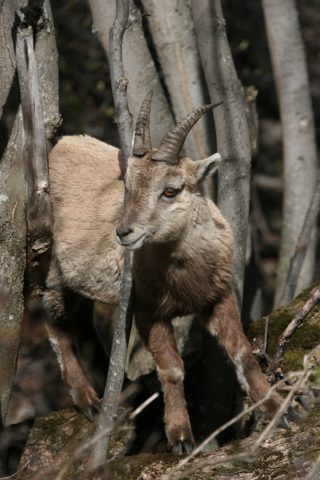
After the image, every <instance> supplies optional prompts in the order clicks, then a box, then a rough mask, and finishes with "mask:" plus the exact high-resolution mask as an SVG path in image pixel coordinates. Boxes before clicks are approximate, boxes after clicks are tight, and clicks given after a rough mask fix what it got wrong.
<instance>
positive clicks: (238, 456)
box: [161, 365, 313, 480]
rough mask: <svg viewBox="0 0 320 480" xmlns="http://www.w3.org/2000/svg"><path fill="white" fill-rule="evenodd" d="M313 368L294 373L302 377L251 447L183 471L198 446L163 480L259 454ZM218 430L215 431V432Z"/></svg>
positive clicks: (174, 478)
mask: <svg viewBox="0 0 320 480" xmlns="http://www.w3.org/2000/svg"><path fill="white" fill-rule="evenodd" d="M312 370H313V366H310V365H307V366H306V367H305V369H304V370H303V371H301V372H295V373H294V375H295V376H297V375H298V376H299V377H300V378H299V380H298V381H297V382H296V384H295V385H294V386H293V387H292V389H291V391H290V392H289V394H288V395H287V397H286V398H285V400H284V402H283V403H282V405H281V407H280V409H279V410H278V412H277V413H276V415H275V416H274V417H273V419H272V420H271V422H270V423H269V424H268V425H267V427H266V428H265V429H264V430H263V431H262V433H261V434H260V435H259V437H258V438H257V440H256V441H255V442H254V444H253V445H252V446H251V447H250V448H249V449H247V450H246V451H244V452H239V453H237V454H235V455H225V456H222V457H219V458H216V457H215V458H213V459H212V458H206V459H204V460H203V461H201V462H199V463H197V464H196V465H194V466H193V467H191V468H188V469H186V470H185V471H184V472H181V471H180V469H181V468H182V467H183V466H185V464H186V463H187V462H186V460H187V461H189V460H190V459H191V458H192V457H193V456H194V455H195V454H196V453H199V451H200V450H199V447H198V449H196V450H195V451H194V452H192V454H191V455H189V456H188V457H187V458H186V459H184V460H182V461H181V462H179V464H178V465H177V466H176V467H175V468H173V469H172V470H171V471H169V472H168V473H165V474H164V475H162V476H161V480H182V479H183V478H185V477H187V476H188V477H189V476H190V475H192V474H193V473H195V472H196V471H198V470H200V469H202V468H205V467H209V466H210V467H213V466H216V465H221V464H223V463H232V462H235V461H239V460H241V461H252V460H253V459H254V458H255V457H256V454H257V451H258V449H259V447H260V446H261V445H262V443H263V442H264V441H265V440H266V438H267V437H268V436H269V435H270V434H271V432H272V430H273V429H274V428H275V427H276V425H277V423H278V421H279V419H280V417H281V416H282V415H283V413H284V412H285V411H286V410H287V408H288V405H289V403H290V402H291V400H292V398H293V396H294V395H295V394H296V391H297V390H299V389H301V388H303V386H304V384H305V383H306V382H307V380H308V378H309V376H310V374H311V372H312ZM283 381H284V380H282V381H281V382H283ZM274 387H275V385H274V386H273V387H272V388H271V389H270V391H269V392H268V394H267V395H266V397H265V398H264V399H262V400H261V401H260V402H257V403H256V404H255V405H252V407H250V408H248V409H246V410H245V411H244V412H241V414H239V415H237V417H234V419H232V420H231V421H230V422H232V423H234V422H235V421H238V420H239V418H241V417H242V416H243V415H245V414H247V413H249V412H250V411H252V409H253V408H256V407H257V406H258V404H261V403H262V402H263V401H265V400H266V399H267V398H268V396H269V394H270V392H271V391H272V389H273V388H274ZM230 422H227V423H226V424H225V425H223V426H222V427H223V430H224V429H225V428H227V426H229V425H230ZM220 428H221V427H220ZM220 428H219V429H217V430H216V432H217V431H218V430H219V433H220V431H221V430H220ZM216 432H214V434H215V433H216ZM214 434H212V435H210V437H208V438H210V439H212V438H214ZM215 436H216V435H215ZM209 441H210V440H208V439H206V440H205V442H203V443H202V444H201V445H203V444H206V443H208V442H209ZM202 448H203V447H202ZM202 448H201V449H202Z"/></svg>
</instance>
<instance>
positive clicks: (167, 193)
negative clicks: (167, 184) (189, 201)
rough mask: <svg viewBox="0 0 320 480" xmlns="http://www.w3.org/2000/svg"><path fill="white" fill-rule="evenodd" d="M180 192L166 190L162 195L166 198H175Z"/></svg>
mask: <svg viewBox="0 0 320 480" xmlns="http://www.w3.org/2000/svg"><path fill="white" fill-rule="evenodd" d="M179 191H180V190H178V189H177V188H166V189H165V190H164V191H163V193H162V195H163V196H164V197H166V198H173V197H175V196H176V195H178V193H179Z"/></svg>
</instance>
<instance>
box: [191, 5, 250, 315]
mask: <svg viewBox="0 0 320 480" xmlns="http://www.w3.org/2000/svg"><path fill="white" fill-rule="evenodd" d="M192 11H193V18H194V23H195V28H196V34H197V40H198V47H199V51H200V57H201V61H202V66H203V69H204V74H205V78H206V81H207V86H208V90H209V94H210V98H211V102H212V103H216V102H219V101H221V100H222V101H223V105H221V106H219V107H217V108H215V109H214V112H213V114H214V121H215V126H216V137H217V149H218V152H219V153H220V154H221V155H222V159H223V161H222V164H221V166H220V167H219V171H218V179H219V180H218V206H219V208H220V209H221V211H222V213H223V215H224V216H225V217H226V219H227V220H228V221H229V223H230V225H231V226H232V229H233V234H234V238H235V249H234V257H233V282H234V290H235V293H236V296H237V301H238V306H239V309H240V308H241V302H242V294H243V277H244V268H245V257H246V246H247V231H248V215H249V198H250V162H251V155H250V142H249V132H248V125H247V120H246V113H245V104H244V98H243V92H242V87H241V84H240V82H239V80H238V77H237V74H236V71H235V68H234V64H233V60H232V56H231V52H230V47H229V44H228V39H227V35H226V30H225V21H224V18H223V14H222V10H221V5H220V0H212V1H209V0H192Z"/></svg>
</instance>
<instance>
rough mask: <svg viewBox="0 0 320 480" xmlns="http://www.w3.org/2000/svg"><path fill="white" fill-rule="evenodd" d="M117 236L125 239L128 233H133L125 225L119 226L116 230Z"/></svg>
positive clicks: (131, 229)
mask: <svg viewBox="0 0 320 480" xmlns="http://www.w3.org/2000/svg"><path fill="white" fill-rule="evenodd" d="M116 232H117V235H118V237H119V238H123V237H126V236H127V235H129V233H132V232H133V228H131V227H128V226H127V225H124V226H120V227H118V228H117V229H116Z"/></svg>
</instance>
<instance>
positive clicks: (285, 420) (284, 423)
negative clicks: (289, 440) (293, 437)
mask: <svg viewBox="0 0 320 480" xmlns="http://www.w3.org/2000/svg"><path fill="white" fill-rule="evenodd" d="M277 426H278V427H280V428H284V429H286V430H290V424H289V421H288V417H287V415H286V414H285V413H284V414H283V415H282V416H281V417H280V418H279V420H278V422H277Z"/></svg>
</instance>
